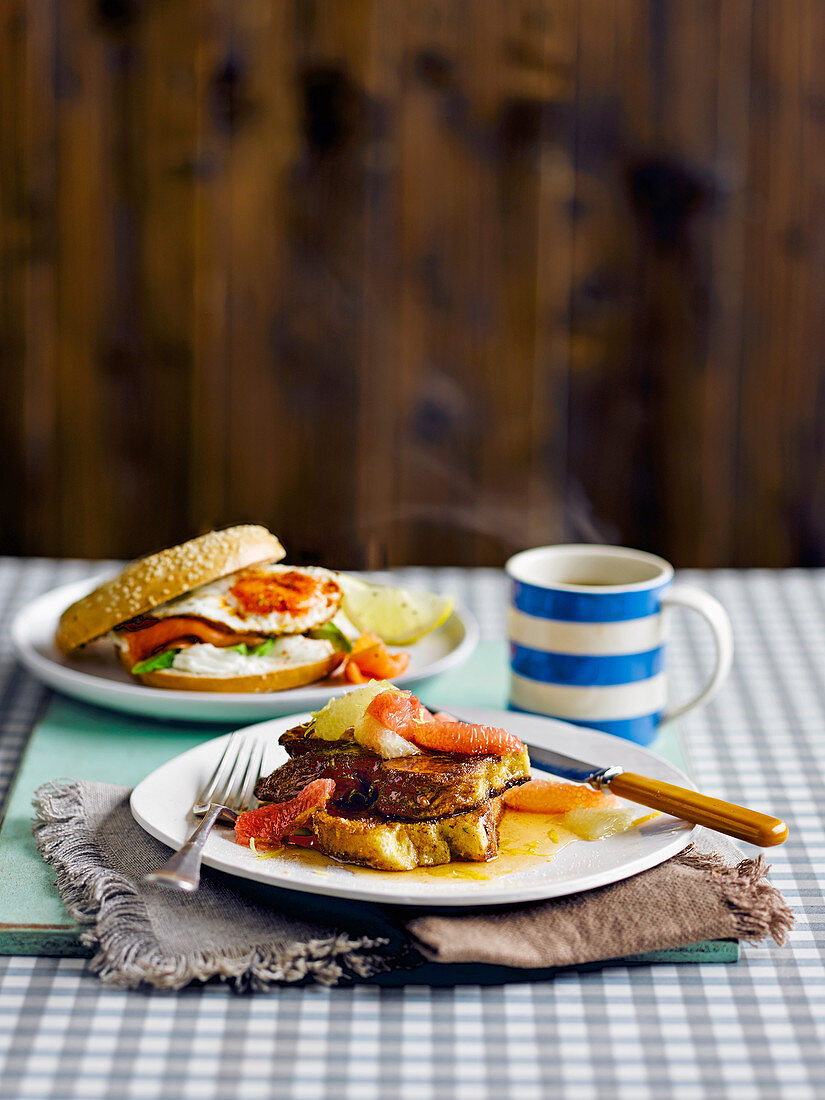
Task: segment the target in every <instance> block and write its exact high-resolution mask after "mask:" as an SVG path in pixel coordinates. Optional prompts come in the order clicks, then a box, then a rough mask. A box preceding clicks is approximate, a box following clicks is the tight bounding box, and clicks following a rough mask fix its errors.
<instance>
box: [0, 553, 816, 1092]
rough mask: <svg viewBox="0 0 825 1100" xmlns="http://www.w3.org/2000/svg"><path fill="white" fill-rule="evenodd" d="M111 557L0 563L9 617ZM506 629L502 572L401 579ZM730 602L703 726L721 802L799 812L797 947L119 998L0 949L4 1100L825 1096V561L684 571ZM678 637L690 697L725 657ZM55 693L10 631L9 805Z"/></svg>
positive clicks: (702, 771)
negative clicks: (528, 976) (454, 978)
mask: <svg viewBox="0 0 825 1100" xmlns="http://www.w3.org/2000/svg"><path fill="white" fill-rule="evenodd" d="M95 568H97V566H95V565H92V564H90V563H82V562H53V561H43V560H29V561H17V560H9V559H7V560H6V561H4V562H0V614H2V616H3V623H4V624H8V621H9V617H10V616H11V615H12V614H13V613H14V611H15V609H16V608H17V607H19V606H20V605H22V604H23V603H24V602H26V601H27V600H29V599H31V598H32V597H33V596H35V595H37V594H38V593H39V592H42V591H44V590H45V589H47V588H50V587H52V586H54V585H56V584H60V583H64V582H66V581H69V580H73V579H75V578H78V577H81V576H85V575H86V574H87V573H90V572H92V571H93V569H95ZM398 575H399V576H400V577H401V578H402V582H403V579H404V578H405V577H406V578H407V579H408V580H415V581H416V582H417V583H420V584H423V585H427V586H431V587H433V588H438V589H442V590H448V591H451V592H454V593H456V594H457V595H459V597H460V598H461V599H462V600H463V602H464V603H465V604H466V605H467V606H469V607H470V608H471V609H472V610H473V611H474V612H475V614H476V615H477V616H478V617H479V619H480V621H481V625H482V633H483V636H485V637H488V638H496V637H501V636H502V634H503V631H504V606H505V602H504V601H505V589H504V581H503V578H502V576H501V575H500V574H499V573H498V572H496V571H494V570H484V569H482V570H456V569H434V570H419V569H417V570H402V571H400V572H399V574H398ZM683 579H686V580H691V581H692V582H693V583H697V584H700V585H703V586H705V587H707V588H708V589H709V590H710V591H712V592H713V593H714V594H715V595H716V596H717V597H718V598H719V599H720V600H721V601H722V602H723V603H724V604H725V606H726V607H727V609H728V611H729V612H730V614H731V617H732V619H733V622H734V628H735V632H736V646H737V649H736V659H735V666H734V672H733V675H732V677H731V679H730V681H729V683H728V684H727V686H726V687H725V688H724V690H723V692H722V694H721V695H720V696H719V697H718V699H717V701H716V702H715V703H713V704H712V705H711V706H710V707H708V708H707V709H706V710H704V711H702V712H700V713H699V714H697V715H694V716H692V717H691V718H690V719H689V720H688V721H687V722H686V723H685V726H684V734H685V739H686V742H687V748H688V752H689V755H690V758H691V764H692V768H693V771H694V774H695V778H696V780H697V781H698V783H699V785H700V786H701V787H702V788H704V789H705V790H706V791H708V793H710V794H715V795H720V796H722V797H726V798H730V799H732V800H735V801H745V802H750V803H752V804H754V805H755V806H759V807H763V808H765V809H767V810H769V811H770V812H773V813H776V814H777V815H779V816H781V817H783V818H785V819H786V820H787V821H788V822H789V824H790V826H791V839H790V840H789V842H788V843H787V844H786V845H785V846H784V847H783V848H780V849H775V850H772V851H771V852H770V853H769V855H770V861H771V863H772V865H773V871H772V879H773V881H774V882H775V883H776V884H777V885H778V886H779V887H780V888H781V889H782V890H783V891H784V893H785V896H786V897H787V899H788V901H789V902H790V903H791V905H793V906H794V908H795V910H796V913H797V926H796V929H795V931H794V932H793V933H792V935H791V938H790V943H789V944H788V945H787V946H786V947H784V948H781V949H780V948H776V947H773V946H763V947H759V948H749V947H746V948H745V949H744V951H743V958H742V961H741V962H740V963H739V964H738V965H735V966H729V965H720V964H707V965H698V966H697V965H658V966H653V967H647V966H640V967H618V968H611V969H607V970H604V971H597V972H591V973H575V972H565V973H563V974H562V975H561V976H559V977H557V978H556V979H555V980H553V981H542V982H518V983H513V984H509V985H504V986H487V987H481V986H476V985H461V986H457V987H455V988H429V987H420V986H414V985H412V986H407V987H405V988H400V989H387V988H377V987H373V986H359V987H356V988H352V989H345V990H336V989H326V988H322V987H319V986H308V987H303V988H299V989H296V988H283V989H280V990H279V991H277V992H275V993H273V994H270V995H265V996H243V997H238V996H236V995H233V994H232V993H230V992H228V991H227V990H226V989H224V988H222V987H220V986H207V987H203V988H193V989H187V990H184V991H183V992H181V993H177V994H164V993H148V994H146V993H134V992H118V991H114V990H112V989H108V988H105V987H104V986H102V985H101V984H100V983H99V982H98V981H97V980H96V979H95V978H94V977H92V976H91V975H90V974H89V973H88V972H87V968H86V963H85V961H84V960H80V959H47V958H41V959H33V958H0V1098H2V1100H16V1098H17V1097H32V1098H35V1100H40V1098H44V1100H45V1098H46V1097H49V1098H52V1100H63V1098H68V1097H77V1098H80V1100H91V1098H94V1097H107V1098H108V1097H112V1098H114V1097H124V1098H125V1097H135V1098H138V1097H141V1098H159V1100H175V1098H178V1097H192V1098H197V1100H210V1098H213V1097H214V1098H215V1100H230V1098H235V1097H241V1096H243V1097H254V1098H255V1100H266V1098H268V1097H278V1098H281V1097H284V1098H285V1097H292V1098H295V1100H313V1098H315V1097H324V1098H327V1097H328V1098H335V1100H337V1098H341V1100H346V1098H353V1100H372V1098H381V1100H383V1098H385V1097H386V1098H395V1097H399V1098H401V1100H429V1098H434V1100H441V1098H442V1097H443V1098H445V1100H446V1098H450V1100H451V1098H453V1097H455V1098H456V1100H465V1098H466V1100H511V1098H512V1100H531V1098H534V1097H536V1098H538V1097H565V1098H568V1097H569V1098H570V1100H589V1098H591V1097H593V1098H605V1100H613V1098H614V1097H615V1098H621V1100H624V1098H627V1100H670V1098H674V1100H694V1098H700V1097H702V1098H704V1097H709V1098H715V1097H720V1098H722V1097H724V1098H728V1097H730V1098H734V1097H735V1098H737V1100H738V1098H743V1100H745V1098H751V1097H753V1098H757V1097H758V1098H766V1100H773V1098H775V1097H783V1098H785V1097H787V1100H819V1098H821V1097H825V966H823V962H824V961H825V960H824V959H823V949H824V948H825V904H823V884H825V571H822V572H818V571H798V570H793V571H787V572H779V573H775V572H769V571H761V570H760V571H748V572H739V571H719V572H712V573H690V574H687V573H686V574H683ZM674 627H675V636H674V638H673V643H672V645H671V647H670V672H671V677H672V680H673V681H674V693H675V695H676V697H677V698H679V697H682V696H684V695H686V694H687V693H688V692H689V691H690V690H691V688H692V686H693V685H694V684H695V683H696V682H697V680H698V678H699V677H700V676H702V675H703V670H705V669H707V668H708V667H709V665H710V663H711V660H712V651H711V648H712V642H711V639H710V637H709V636H708V635H707V633H706V631H705V630H704V628H703V626H702V625H701V623H700V622H698V621H697V619H696V617H694V616H691V615H689V614H683V615H679V616H678V618H677V621H676V622H675V623H674ZM43 699H44V692H43V691H42V690H41V688H40V687H39V686H38V685H37V684H36V683H35V682H34V681H33V680H32V679H31V678H30V677H29V676H28V675H27V674H26V673H24V672H23V671H22V670H21V669H20V668H19V667H17V666H16V664H15V663H14V659H13V657H12V654H11V649H10V643H9V637H8V630H7V629H6V630H0V806H2V804H3V800H4V799H5V796H6V794H7V791H8V786H9V784H10V782H11V779H12V776H13V773H14V771H15V768H16V765H17V762H18V760H19V758H20V755H21V753H22V751H23V748H24V745H25V743H26V738H27V736H28V734H29V731H30V729H31V726H32V723H33V720H34V718H35V716H36V714H37V712H38V708H39V707H40V706H41V705H42V702H43Z"/></svg>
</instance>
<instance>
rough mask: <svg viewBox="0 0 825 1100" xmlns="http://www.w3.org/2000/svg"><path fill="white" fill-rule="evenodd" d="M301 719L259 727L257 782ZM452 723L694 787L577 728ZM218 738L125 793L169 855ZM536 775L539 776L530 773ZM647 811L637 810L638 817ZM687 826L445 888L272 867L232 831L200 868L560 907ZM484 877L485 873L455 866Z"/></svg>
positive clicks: (437, 882) (393, 896)
mask: <svg viewBox="0 0 825 1100" xmlns="http://www.w3.org/2000/svg"><path fill="white" fill-rule="evenodd" d="M306 717H307V715H292V716H291V717H289V718H278V719H276V720H274V721H271V722H263V723H260V724H259V725H258V726H257V727H255V729H256V730H257V731H260V732H263V733H264V734H265V735H266V736H267V738H269V739H270V742H271V743H270V748H269V751H268V753H267V756H266V758H265V761H264V774H268V773H269V772H270V771H272V769H274V768H276V767H278V766H279V765H280V764H282V763H284V762H285V761H286V759H287V754H286V752H285V750H284V749H283V748H281V746H280V745H279V744H278V743H277V741H278V737H279V735H280V734H281V733H283V731H284V730H287V729H290V728H291V727H292V726H295V725H297V724H298V723H299V722H301V721H303V720H304V719H305V718H306ZM461 717H462V718H466V719H468V720H471V721H477V722H483V723H485V724H487V725H494V726H505V727H506V728H507V729H509V730H512V731H513V733H516V734H518V736H520V737H522V738H523V739H524V740H525V741H528V742H532V743H533V744H535V745H542V746H545V747H547V748H551V749H556V750H557V751H561V752H566V753H568V754H574V755H576V756H580V757H581V758H582V759H584V760H588V761H593V762H596V763H601V764H604V765H607V764H621V765H623V766H624V767H625V768H628V769H632V770H633V771H637V772H641V773H643V774H645V775H651V776H653V777H655V778H658V779H663V780H667V781H669V782H671V783H678V784H680V785H681V786H684V787H691V788H692V787H693V784H692V783H691V782H690V780H689V779H688V778H687V777H686V776H685V775H683V774H682V772H680V771H679V769H678V768H676V767H674V766H673V765H672V764H669V763H668V762H667V761H666V760H663V759H662V758H661V757H659V756H656V755H655V753H652V752H650V751H649V750H648V749H643V748H641V747H640V746H639V745H635V744H632V743H631V742H629V741H624V740H622V739H620V738H618V737H612V736H610V735H609V734H606V733H598V732H596V731H594V730H588V729H581V730H579V729H578V728H577V730H576V733H575V735H574V736H575V741H573V740H572V739H571V734H570V726H568V725H567V724H566V723H563V722H555V721H553V720H552V719H549V718H534V717H530V716H526V715H523V714H515V713H507V712H504V711H497V710H485V709H481V708H474V707H462V708H461ZM226 740H227V738H226V737H218V738H215V739H214V740H213V741H207V742H206V743H205V744H203V745H199V746H198V747H197V748H194V749H190V750H189V751H188V752H185V753H182V754H181V755H180V756H177V757H175V759H174V760H170V761H169V763H168V764H164V765H163V766H162V767H160V768H158V769H157V770H156V771H154V772H152V774H151V775H149V776H147V778H146V779H144V780H143V782H142V783H139V784H138V786H137V787H135V789H134V791H133V792H132V801H131V805H132V814H133V815H134V818H135V820H136V821H137V822H138V823H139V824H140V825H142V826H143V828H144V829H145V830H146V831H147V832H148V833H151V835H152V836H154V837H156V838H157V839H158V840H161V841H163V842H164V843H165V844H168V845H170V847H174V848H177V847H179V846H180V845H181V844H182V843H183V841H184V840H185V839H186V837H187V836H188V835H189V833H190V832H191V831H192V829H193V828H194V826H195V823H196V822H195V819H194V818H192V817H190V816H189V814H188V808H189V806H190V805H191V804H192V803H193V802H194V800H195V795H196V793H197V790H198V788H199V787H200V786H201V785H202V784H203V783H204V782H205V781H206V780H207V779H208V778H209V776H210V775H211V773H212V770H213V769H214V767H215V764H216V763H217V760H218V758H219V756H220V754H221V752H222V751H223V747H224V745H225V743H226ZM537 774H538V773H537ZM645 812H646V811H645V810H644V809H641V808H640V816H641V815H643V814H644V813H645ZM692 833H693V826H691V825H688V824H687V823H686V822H684V821H679V820H677V819H676V818H672V817H666V816H661V817H658V818H655V819H654V820H653V821H650V822H648V823H646V824H644V825H641V826H639V827H637V828H635V829H630V830H629V831H628V832H626V833H620V834H619V835H617V836H613V837H608V838H607V839H605V840H597V841H580V842H577V843H574V844H571V845H570V846H569V847H568V848H565V849H563V850H562V851H561V852H560V853H559V854H558V855H557V856H556V858H555V859H554V860H553V861H552V862H549V863H542V864H541V865H539V866H531V867H529V868H527V869H519V870H517V871H514V872H512V873H510V874H506V875H502V876H501V877H498V878H492V879H487V880H476V879H467V878H460V879H450V878H441V877H434V876H431V875H428V874H427V872H426V870H417V871H406V872H394V871H373V870H368V869H365V868H360V867H352V866H347V865H346V864H342V863H335V862H334V861H333V860H328V859H326V858H324V857H322V856H320V855H318V854H316V853H311V857H310V858H304V853H303V850H301V849H295V850H289V854H285V855H283V856H281V855H278V856H275V857H274V858H271V859H259V858H258V857H256V856H255V854H254V853H253V852H250V851H249V849H247V848H245V847H243V846H242V845H239V844H236V843H235V840H234V834H233V833H232V831H231V829H228V828H219V830H217V831H216V832H213V833H212V835H211V836H210V838H209V840H208V841H207V843H206V849H205V854H204V861H205V863H207V864H208V865H209V866H210V867H215V868H217V869H218V870H220V871H226V872H228V873H229V874H231V875H238V876H239V877H240V878H246V879H253V880H254V881H256V882H264V883H267V884H269V885H270V886H279V887H283V888H286V889H289V890H300V891H304V892H306V893H310V894H328V895H333V896H335V897H342V898H355V899H360V900H363V901H375V902H382V903H384V904H391V905H427V906H464V905H503V904H505V903H507V902H520V901H534V900H536V899H538V898H554V897H561V896H562V895H565V894H575V893H578V892H579V891H581V890H591V889H593V887H595V886H604V885H605V884H606V883H610V882H618V880H619V879H623V878H628V877H629V876H630V875H635V874H638V872H639V871H644V870H647V868H648V867H654V866H656V864H658V863H662V862H664V860H666V859H669V858H670V856H673V855H675V854H676V853H677V852H681V850H682V849H683V848H685V847H686V846H687V845H688V844H689V843H690V839H691V836H692ZM461 866H463V867H473V868H481V869H483V868H484V866H485V865H484V864H462V865H461Z"/></svg>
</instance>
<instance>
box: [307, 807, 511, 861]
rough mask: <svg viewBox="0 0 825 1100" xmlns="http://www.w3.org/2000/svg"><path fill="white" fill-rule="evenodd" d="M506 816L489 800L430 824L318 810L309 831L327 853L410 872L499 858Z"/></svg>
mask: <svg viewBox="0 0 825 1100" xmlns="http://www.w3.org/2000/svg"><path fill="white" fill-rule="evenodd" d="M503 813H504V803H503V801H502V800H501V799H500V798H491V799H488V800H487V801H486V802H484V803H483V804H482V805H481V806H478V807H476V808H475V809H473V810H470V811H468V812H466V813H459V814H452V815H450V816H448V817H440V818H436V819H434V820H430V821H389V820H387V819H386V818H384V817H380V816H378V815H377V814H372V813H369V812H362V813H353V814H336V813H334V812H333V813H330V812H328V811H327V810H318V811H316V813H315V815H314V818H313V825H312V829H313V832H314V833H315V837H316V841H317V846H318V848H319V849H320V850H321V851H322V852H324V853H325V854H326V855H329V856H333V857H334V858H335V859H339V860H343V861H344V862H346V863H357V864H360V865H361V866H363V867H373V868H375V870H378V871H412V870H413V869H414V868H416V867H431V866H436V865H438V864H443V863H450V862H452V861H453V860H459V861H467V862H474V863H484V862H487V861H488V860H491V859H495V857H496V856H497V855H498V826H499V823H500V821H501V818H502V815H503Z"/></svg>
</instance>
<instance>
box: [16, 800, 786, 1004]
mask: <svg viewBox="0 0 825 1100" xmlns="http://www.w3.org/2000/svg"><path fill="white" fill-rule="evenodd" d="M34 804H35V808H36V811H37V816H36V821H35V825H34V830H35V836H36V840H37V844H38V847H39V849H40V852H41V854H42V856H43V858H44V859H45V860H46V862H47V863H50V864H51V865H52V866H53V867H54V868H55V870H56V872H57V888H58V890H59V892H60V896H61V898H62V899H63V901H64V903H65V904H66V907H67V908H68V910H69V912H70V913H71V915H72V917H73V918H74V919H75V920H76V921H77V922H78V924H80V925H82V926H83V927H84V931H83V933H82V940H83V942H84V944H86V945H87V946H88V947H91V948H92V949H93V950H94V951H95V955H94V958H93V960H92V966H93V968H94V970H95V971H96V972H97V973H98V974H99V975H100V977H101V978H102V979H103V980H104V981H106V982H110V983H112V984H115V985H121V986H131V987H136V986H139V985H141V984H148V985H152V986H155V987H158V988H163V989H179V988H180V987H181V986H184V985H186V984H187V983H189V982H191V981H206V980H207V979H210V978H221V979H224V980H226V981H229V982H231V983H232V985H233V987H234V988H235V989H237V990H238V991H241V990H244V989H249V988H252V989H265V988H267V987H269V986H270V985H272V984H273V983H276V982H296V981H300V980H302V979H305V978H306V979H314V980H315V981H319V982H323V983H326V984H330V985H333V984H335V983H337V982H340V981H343V980H347V979H353V978H369V977H372V976H374V975H377V974H381V973H382V972H388V971H391V970H401V969H403V970H409V969H413V968H414V967H416V966H418V965H420V964H421V963H422V962H423V961H424V960H425V959H430V960H434V961H437V962H441V963H452V962H464V963H466V962H476V963H491V964H498V965H504V966H511V967H541V968H547V967H555V966H567V965H571V964H580V963H587V962H594V961H598V960H605V959H611V958H619V957H623V956H626V955H633V954H638V953H640V952H644V951H647V950H651V949H658V948H674V947H681V946H685V945H687V944H693V943H696V942H698V941H702V940H711V939H745V940H751V941H754V942H755V941H757V940H760V939H763V938H764V937H766V936H768V935H770V936H772V937H773V938H774V939H775V940H776V942H777V943H780V944H781V943H782V942H783V940H784V937H785V934H786V932H787V931H788V930H789V929H790V927H791V925H792V923H793V916H792V914H791V910H790V908H789V907H788V905H787V904H786V902H785V901H784V899H783V898H782V895H781V894H780V893H779V892H778V891H777V890H776V889H775V888H774V887H773V886H771V885H770V884H769V883H768V882H767V881H766V879H765V874H766V872H767V867H766V865H765V862H764V860H763V859H762V857H760V858H759V859H757V860H750V859H745V860H743V859H741V855H740V853H738V851H737V849H735V848H734V847H733V846H732V845H730V844H728V843H726V842H725V841H724V840H723V839H722V838H720V837H718V836H716V835H715V834H713V836H712V839H711V834H704V835H702V837H701V839H700V841H699V843H698V844H695V845H693V846H692V847H691V848H690V849H688V850H687V851H686V852H683V853H682V854H681V855H678V856H676V857H674V858H673V859H671V860H669V861H668V862H667V863H664V864H662V865H661V866H659V867H655V868H653V869H652V870H650V871H645V872H643V873H642V874H640V875H636V876H635V877H634V878H631V879H626V880H625V881H623V882H619V883H615V884H614V885H612V886H605V887H602V888H600V889H597V890H590V891H588V892H587V893H584V894H576V895H574V896H572V897H569V898H559V899H556V900H553V901H546V902H540V903H534V904H529V905H520V906H510V907H507V908H504V909H502V908H490V909H479V910H474V911H470V912H467V911H464V910H462V911H459V912H458V913H453V912H450V911H441V912H439V913H422V912H421V911H416V912H411V911H408V912H406V913H401V912H399V911H398V910H397V909H395V908H394V907H381V906H374V905H365V904H362V903H359V902H350V901H337V900H335V899H332V898H327V897H323V898H319V897H316V896H313V895H309V894H299V893H295V892H292V891H287V890H275V889H273V888H272V887H265V888H260V887H256V886H255V884H245V883H240V880H238V879H234V878H229V877H227V876H223V875H221V874H219V873H217V872H213V871H205V873H204V877H203V880H202V884H201V888H200V890H199V891H198V892H197V893H196V894H187V895H183V894H175V893H172V892H170V891H167V890H164V889H162V888H159V887H146V886H144V885H142V883H141V880H142V878H143V875H144V874H145V873H146V872H147V871H149V870H151V869H153V868H154V867H157V866H158V865H159V864H160V863H161V862H163V860H164V859H165V858H166V857H167V856H168V854H169V850H168V848H165V847H164V846H163V845H162V844H160V843H159V842H158V841H156V840H154V839H152V838H151V837H150V836H148V835H147V834H146V833H145V832H144V831H143V830H142V829H141V828H140V826H139V825H137V824H136V822H135V821H134V819H133V818H132V815H131V813H130V810H129V791H128V790H127V789H126V788H124V787H115V786H110V785H107V784H102V783H86V782H81V781H77V780H62V781H60V782H56V783H47V784H45V785H44V786H42V787H40V788H39V789H38V791H37V792H36V795H35V802H34Z"/></svg>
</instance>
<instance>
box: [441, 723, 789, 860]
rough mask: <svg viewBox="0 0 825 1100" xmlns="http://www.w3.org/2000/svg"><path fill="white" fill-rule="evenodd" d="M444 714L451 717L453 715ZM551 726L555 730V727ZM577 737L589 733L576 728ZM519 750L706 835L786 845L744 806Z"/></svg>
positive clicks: (546, 752) (768, 821)
mask: <svg viewBox="0 0 825 1100" xmlns="http://www.w3.org/2000/svg"><path fill="white" fill-rule="evenodd" d="M450 713H451V714H454V712H453V711H450ZM455 717H457V718H458V721H463V719H462V718H461V717H460V716H457V715H456V716H455ZM564 724H565V725H568V726H569V727H570V730H571V732H576V730H577V729H578V728H579V727H577V726H575V725H573V723H567V722H566V723H564ZM554 725H556V726H558V725H559V723H557V722H556V723H554ZM582 732H583V733H584V732H588V733H589V732H592V731H590V730H584V729H583V728H582ZM524 744H525V745H526V746H527V751H528V752H529V754H530V762H531V763H533V764H535V765H536V766H537V767H538V768H539V769H541V770H542V771H548V772H550V773H551V774H553V775H559V776H561V777H562V778H564V779H568V780H572V781H573V782H576V783H587V784H589V785H590V786H591V787H594V788H595V789H596V790H609V791H610V792H611V793H612V794H615V795H618V796H619V798H626V799H628V801H630V802H638V803H639V804H640V805H642V806H648V807H649V808H650V809H652V810H661V811H662V812H663V813H666V814H672V815H673V816H674V817H680V818H682V819H683V820H684V821H690V822H692V823H693V824H695V825H704V826H705V827H706V828H708V829H714V830H715V831H716V832H718V833H725V834H726V835H727V836H733V837H736V839H737V840H744V841H746V842H747V843H748V844H756V845H757V846H758V847H760V848H769V847H772V846H773V845H775V844H783V843H784V842H785V841H786V840H787V839H788V826H787V825H786V824H785V822H784V821H781V820H780V819H779V818H778V817H769V816H768V815H767V814H762V813H759V812H758V811H757V810H751V809H748V807H746V806H737V805H736V804H735V803H733V802H725V801H724V800H723V799H721V798H711V797H710V795H706V794H702V793H701V792H700V791H692V790H690V789H689V788H687V787H679V786H677V785H676V784H674V783H666V782H664V780H661V779H653V778H652V777H651V776H647V775H638V774H637V773H636V772H626V771H625V770H624V768H622V767H621V766H620V765H618V764H611V765H608V766H607V767H604V766H603V765H600V764H590V763H588V762H587V761H585V760H577V759H576V757H574V756H567V755H565V753H562V752H556V751H555V750H554V749H545V748H543V747H542V746H540V745H534V744H532V742H530V741H524Z"/></svg>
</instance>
